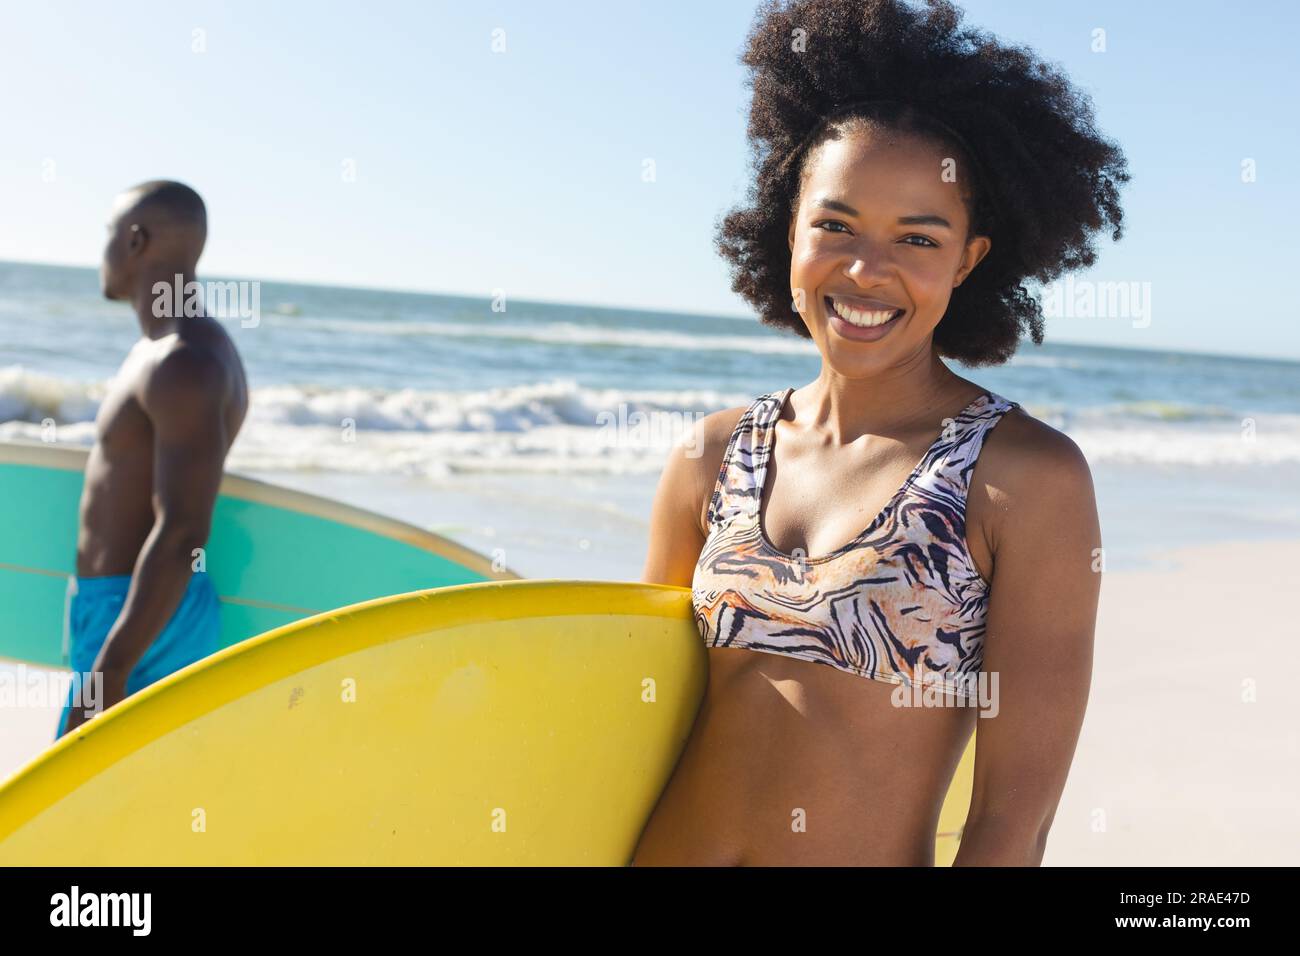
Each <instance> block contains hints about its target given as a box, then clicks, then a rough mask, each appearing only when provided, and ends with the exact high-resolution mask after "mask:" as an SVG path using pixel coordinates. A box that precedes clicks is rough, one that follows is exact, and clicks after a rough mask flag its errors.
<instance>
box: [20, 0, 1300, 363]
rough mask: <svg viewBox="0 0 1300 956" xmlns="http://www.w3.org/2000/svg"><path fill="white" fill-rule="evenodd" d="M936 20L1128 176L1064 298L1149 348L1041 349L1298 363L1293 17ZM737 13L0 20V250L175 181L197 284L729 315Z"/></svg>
mask: <svg viewBox="0 0 1300 956" xmlns="http://www.w3.org/2000/svg"><path fill="white" fill-rule="evenodd" d="M960 5H961V6H962V7H963V8H964V9H965V10H966V11H967V22H968V23H973V24H976V25H979V26H981V27H984V28H987V29H990V30H992V31H993V32H995V33H997V34H999V35H1001V36H1002V37H1004V38H1007V39H1010V40H1015V41H1018V42H1023V43H1028V44H1029V45H1031V46H1032V47H1034V48H1035V49H1036V50H1038V51H1039V52H1040V53H1041V54H1042V55H1043V56H1044V57H1046V58H1047V59H1050V60H1054V61H1056V62H1059V63H1060V64H1062V65H1063V66H1064V67H1065V68H1066V70H1067V71H1068V73H1069V74H1070V75H1071V76H1072V77H1073V79H1074V80H1075V82H1076V83H1078V84H1079V85H1080V86H1082V87H1084V88H1085V89H1087V90H1088V91H1089V92H1090V93H1091V94H1092V96H1093V97H1094V99H1095V101H1096V104H1097V116H1098V121H1099V124H1100V126H1101V127H1102V128H1103V129H1104V130H1105V131H1106V132H1107V133H1108V134H1109V135H1110V136H1112V137H1113V138H1115V139H1117V140H1118V141H1119V142H1120V144H1121V145H1122V146H1123V148H1124V149H1125V151H1126V153H1127V155H1128V157H1129V161H1130V166H1131V170H1132V172H1133V176H1134V178H1133V182H1132V183H1130V185H1129V186H1128V189H1127V192H1126V194H1125V198H1126V213H1127V217H1126V218H1127V222H1126V238H1125V239H1124V240H1123V241H1122V242H1121V243H1119V244H1118V245H1112V244H1111V243H1110V242H1109V240H1104V241H1103V245H1102V249H1103V254H1102V256H1101V258H1100V260H1099V262H1098V265H1097V266H1096V267H1095V268H1094V269H1093V270H1092V271H1091V272H1090V273H1089V275H1088V276H1086V277H1085V278H1090V279H1095V280H1098V281H1103V280H1109V281H1135V282H1150V283H1151V290H1152V292H1151V294H1152V322H1151V325H1150V327H1149V328H1145V329H1134V328H1132V322H1131V320H1128V319H1115V318H1107V319H1092V320H1088V319H1063V320H1058V321H1054V322H1051V323H1049V327H1048V334H1049V339H1054V340H1057V341H1076V342H1096V343H1105V344H1115V345H1123V346H1131V347H1138V348H1176V349H1188V350H1193V351H1222V352H1229V353H1237V354H1255V355H1277V356H1289V357H1297V358H1300V309H1297V306H1296V303H1295V297H1294V294H1293V292H1292V287H1291V284H1290V283H1291V278H1292V276H1293V274H1294V273H1295V271H1296V269H1297V263H1296V254H1297V251H1298V250H1300V242H1298V241H1297V239H1296V226H1297V215H1298V214H1300V183H1298V182H1297V179H1296V175H1295V172H1294V170H1293V166H1292V165H1288V164H1293V163H1294V160H1295V157H1297V156H1300V135H1298V134H1297V130H1296V102H1297V87H1300V82H1297V70H1296V68H1295V62H1296V55H1295V52H1294V45H1295V43H1296V41H1297V36H1298V35H1300V14H1298V13H1297V5H1296V4H1293V3H1291V2H1285V0H1276V2H1256V3H1249V4H1229V3H1226V2H1224V3H1209V2H1192V3H1186V2H1164V3H1138V2H1133V0H1122V2H1112V0H1103V2H1095V0H1086V2H1085V0H1077V2H1074V0H1068V2H1067V0H1059V2H1050V3H1045V2H1041V0H970V2H967V3H964V4H960ZM754 7H755V3H754V2H752V0H709V2H706V3H701V2H699V0H656V2H646V3H632V2H627V0H617V2H609V0H605V2H585V0H583V2H579V0H551V2H536V0H534V2H523V0H520V2H512V3H480V2H473V3H470V2H464V3H454V4H453V3H428V2H421V3H414V2H413V3H348V4H327V3H299V2H276V3H269V2H265V0H259V2H238V3H228V4H218V3H163V2H140V3H124V4H106V3H92V2H84V3H66V2H50V3H12V4H6V23H5V29H4V30H3V31H0V83H3V88H4V89H5V90H6V91H7V95H6V97H5V99H6V104H5V105H6V109H5V114H6V115H5V122H4V132H3V134H0V136H2V137H3V140H2V141H0V145H2V146H3V148H0V258H5V259H18V260H25V261H36V262H59V263H70V264H84V265H90V264H94V263H96V262H97V261H98V257H99V252H100V247H101V243H102V239H103V223H104V219H105V217H106V215H107V211H108V207H109V203H110V200H111V198H112V196H113V195H114V194H115V193H116V192H117V191H118V190H120V189H122V188H123V187H125V186H127V185H129V184H132V183H134V182H137V181H140V180H143V179H148V178H154V177H167V178H177V179H182V180H185V181H187V182H189V183H191V184H193V185H194V186H196V187H197V188H198V189H199V190H200V192H202V193H203V195H204V197H205V198H206V199H207V201H208V204H209V209H210V214H211V238H210V242H209V245H208V251H207V254H206V256H205V258H204V262H203V265H202V271H203V272H205V273H207V274H209V275H232V276H241V277H250V278H280V279H295V280H302V281H310V282H322V283H327V284H338V285H360V286H374V287H381V288H398V289H418V290H428V291H435V292H455V293H464V294H470V295H481V296H485V297H486V296H488V295H490V294H491V290H493V289H495V288H504V289H505V290H506V292H507V294H509V295H511V296H513V297H515V298H531V299H542V300H552V301H567V302H582V303H596V304H604V305H614V306H633V307H650V308H665V309H670V310H676V311H696V312H709V313H729V314H745V313H746V311H747V309H746V307H745V306H744V304H743V303H742V302H741V301H740V300H739V299H737V298H736V297H735V296H733V295H732V293H731V292H730V290H729V288H728V282H727V275H726V269H725V267H724V265H723V264H722V262H721V261H720V260H719V259H718V258H717V256H716V255H715V253H714V251H713V231H714V230H713V226H714V221H715V219H716V218H717V216H718V215H719V214H720V213H721V212H723V211H724V210H725V209H726V208H728V207H729V206H731V205H733V204H734V203H735V202H736V201H737V200H739V199H740V198H741V197H742V195H743V191H744V188H745V184H746V159H747V153H746V146H745V141H744V126H745V116H744V111H745V106H746V98H745V89H744V87H743V84H742V80H743V73H742V71H741V68H740V66H739V65H738V63H737V54H738V51H739V49H740V46H741V44H742V41H743V39H744V36H745V33H746V30H747V28H748V26H749V23H750V20H751V16H752V13H753V10H754ZM1096 27H1102V28H1104V29H1105V30H1106V31H1107V42H1108V50H1107V52H1105V53H1093V52H1091V50H1090V43H1091V32H1092V30H1093V29H1094V28H1096ZM495 28H502V29H504V30H505V36H506V44H507V52H506V53H504V54H494V53H493V52H492V51H491V48H490V44H491V33H492V31H493V30H494V29H495ZM195 29H202V30H204V31H205V36H206V46H207V51H206V52H205V53H202V54H198V53H194V52H192V49H191V47H192V44H193V32H192V31H194V30H195ZM1244 157H1252V158H1254V159H1255V160H1256V162H1257V164H1258V165H1257V168H1258V181H1257V182H1255V183H1253V184H1249V185H1247V184H1243V183H1242V182H1241V177H1240V163H1241V160H1242V159H1243V158H1244ZM645 158H653V159H654V161H655V163H656V166H657V182H655V183H653V184H647V183H644V182H642V179H641V164H642V160H643V159H645ZM348 159H351V160H353V161H355V164H356V166H355V168H356V182H353V183H346V182H344V181H343V176H342V168H343V163H344V161H345V160H348ZM48 160H53V163H54V166H53V172H54V179H53V181H52V182H46V181H44V179H43V173H46V172H48V170H49V169H50V167H49V166H48V165H47V161H48Z"/></svg>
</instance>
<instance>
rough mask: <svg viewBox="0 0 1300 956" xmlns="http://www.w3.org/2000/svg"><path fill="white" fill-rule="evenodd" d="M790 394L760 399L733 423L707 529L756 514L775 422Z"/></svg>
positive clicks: (770, 393)
mask: <svg viewBox="0 0 1300 956" xmlns="http://www.w3.org/2000/svg"><path fill="white" fill-rule="evenodd" d="M792 391H794V389H793V388H786V389H782V390H779V391H775V392H768V393H767V394H766V395H760V396H759V397H758V398H756V399H754V401H753V402H751V403H750V405H749V407H748V408H747V409H745V411H744V412H743V413H742V414H741V416H740V418H739V419H738V420H737V422H736V427H735V429H734V430H733V431H732V433H731V441H730V442H729V443H728V444H727V451H726V453H725V454H724V455H723V457H722V467H721V468H720V469H719V470H718V480H717V482H716V484H715V485H714V489H713V498H712V499H711V501H710V503H709V515H708V519H709V528H710V529H712V528H714V527H715V526H717V525H718V524H721V523H722V522H723V521H726V520H727V519H728V518H731V517H734V516H735V515H737V514H749V515H751V516H753V515H756V514H757V513H758V505H759V498H760V497H761V495H762V492H763V483H764V479H765V477H766V475H767V463H768V459H769V458H770V456H771V453H772V436H773V429H774V426H775V424H776V418H777V417H778V416H779V414H780V411H781V408H782V407H783V405H784V400H785V398H786V397H787V396H788V394H789V393H790V392H792Z"/></svg>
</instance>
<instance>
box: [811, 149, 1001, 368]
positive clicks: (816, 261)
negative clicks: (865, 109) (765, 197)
mask: <svg viewBox="0 0 1300 956" xmlns="http://www.w3.org/2000/svg"><path fill="white" fill-rule="evenodd" d="M963 174H964V170H963V169H962V168H961V165H960V163H957V162H956V160H948V158H947V157H945V156H944V154H943V151H942V150H941V149H940V148H939V147H937V146H934V145H931V144H929V143H928V142H927V141H925V140H922V139H918V138H916V137H914V136H907V135H900V134H897V133H892V132H867V131H861V130H859V131H848V132H843V133H841V135H840V138H838V139H832V140H827V141H826V142H825V143H823V144H822V145H821V146H820V147H819V148H817V149H816V150H815V151H814V152H813V153H812V154H811V155H810V156H809V158H808V165H807V167H806V169H805V173H804V176H805V178H804V187H803V194H802V197H801V199H800V202H799V208H798V209H797V210H795V214H794V218H793V220H792V221H791V224H790V288H791V292H792V295H793V299H794V304H795V307H796V308H797V309H798V311H799V314H800V316H802V318H803V321H804V324H805V325H806V326H807V327H808V331H809V332H810V333H811V335H812V338H813V341H815V342H816V343H817V348H818V349H819V351H820V352H821V354H822V357H823V359H824V360H825V361H826V362H827V363H829V364H830V366H831V367H832V368H833V369H834V370H835V371H837V372H838V373H840V374H841V375H843V376H845V377H847V378H865V377H870V376H874V375H877V374H879V373H880V372H882V371H884V370H886V369H890V368H895V367H902V366H906V365H907V364H908V363H910V362H911V361H914V360H917V359H919V358H926V357H928V355H929V353H930V350H931V339H932V335H933V332H934V327H935V326H936V325H938V324H939V320H940V319H942V318H943V314H944V311H945V310H946V309H947V308H948V299H949V297H950V296H951V294H952V290H953V289H954V288H955V287H956V286H958V285H960V284H961V283H962V281H963V280H964V279H965V278H966V276H967V275H969V274H970V272H971V270H972V269H974V268H975V265H976V264H977V263H978V262H979V261H980V259H982V258H983V257H984V256H985V254H987V252H988V250H989V248H990V245H991V244H990V242H989V240H988V238H986V237H984V236H973V237H971V239H970V240H969V241H967V240H966V232H967V228H968V224H969V217H968V215H967V212H966V205H965V203H964V202H963V201H962V188H963V184H962V182H961V180H962V177H963Z"/></svg>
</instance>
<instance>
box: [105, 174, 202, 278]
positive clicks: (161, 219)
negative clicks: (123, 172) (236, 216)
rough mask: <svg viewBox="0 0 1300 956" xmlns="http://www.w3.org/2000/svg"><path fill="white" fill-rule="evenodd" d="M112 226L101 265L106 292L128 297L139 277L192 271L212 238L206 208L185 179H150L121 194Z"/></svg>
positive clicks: (111, 221)
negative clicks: (209, 232)
mask: <svg viewBox="0 0 1300 956" xmlns="http://www.w3.org/2000/svg"><path fill="white" fill-rule="evenodd" d="M108 231H109V240H108V245H107V246H106V247H105V248H104V263H103V267H102V268H101V270H100V281H101V284H102V286H103V290H104V295H106V296H107V297H108V298H110V299H123V298H130V297H131V296H132V295H133V294H134V290H135V287H136V285H137V284H138V282H140V281H142V280H144V279H145V278H146V277H150V276H152V275H154V274H155V273H170V272H181V273H187V274H188V273H192V272H193V271H194V269H195V266H196V265H197V264H198V261H199V256H200V255H202V254H203V246H204V244H205V243H206V242H207V238H208V211H207V207H205V206H204V204H203V199H202V197H200V196H199V194H198V193H197V192H195V191H194V190H193V189H191V188H190V187H189V186H186V185H185V184H184V183H178V182H175V181H173V180H169V179H152V180H150V181H149V182H145V183H140V185H138V186H133V187H131V188H130V189H128V190H126V191H125V192H124V193H122V194H121V195H119V196H118V197H117V200H116V201H115V202H114V203H113V213H112V217H111V219H110V221H109V223H108ZM150 281H152V280H150Z"/></svg>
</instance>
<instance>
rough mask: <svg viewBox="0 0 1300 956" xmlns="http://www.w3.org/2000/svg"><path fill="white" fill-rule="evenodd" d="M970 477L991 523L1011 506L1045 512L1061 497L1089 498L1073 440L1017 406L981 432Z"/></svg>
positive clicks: (1086, 472) (1087, 475) (1084, 465)
mask: <svg viewBox="0 0 1300 956" xmlns="http://www.w3.org/2000/svg"><path fill="white" fill-rule="evenodd" d="M971 481H972V488H971V493H972V494H979V495H982V496H984V497H985V499H986V501H987V502H988V504H990V505H991V508H990V509H989V512H988V513H989V514H990V516H991V517H992V518H993V520H994V522H995V523H996V522H997V521H1000V520H1003V519H1004V518H1005V516H1006V514H1007V513H1008V512H1009V511H1010V510H1011V509H1013V508H1015V509H1016V510H1017V511H1019V512H1021V513H1025V512H1037V513H1039V514H1043V515H1048V514H1050V513H1051V510H1052V503H1053V502H1056V501H1060V500H1061V498H1062V497H1063V496H1069V497H1071V498H1075V499H1077V498H1079V497H1080V496H1086V497H1087V498H1088V499H1090V500H1094V491H1093V483H1092V471H1091V469H1090V468H1089V466H1088V459H1087V458H1086V457H1085V456H1084V454H1083V451H1082V450H1081V449H1080V448H1079V446H1078V445H1077V444H1076V443H1075V441H1074V439H1072V438H1071V437H1070V436H1069V435H1067V434H1065V433H1064V432H1062V431H1058V430H1057V429H1055V428H1053V427H1052V426H1051V425H1049V424H1047V423H1046V422H1044V421H1041V420H1040V419H1037V418H1035V417H1034V416H1033V415H1031V414H1029V413H1028V412H1026V411H1025V410H1024V409H1023V408H1019V407H1017V408H1013V409H1011V410H1010V411H1009V412H1007V413H1006V414H1005V415H1003V416H1002V419H1001V420H1000V421H999V422H998V423H997V425H996V426H995V427H994V428H993V429H991V430H990V431H989V433H988V434H987V435H986V436H985V439H984V447H983V448H982V449H981V450H980V455H979V460H978V461H977V463H976V468H975V473H974V474H973V475H972V477H971ZM989 531H990V534H989V538H990V539H993V540H996V538H997V534H996V529H995V528H990V529H989Z"/></svg>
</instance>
